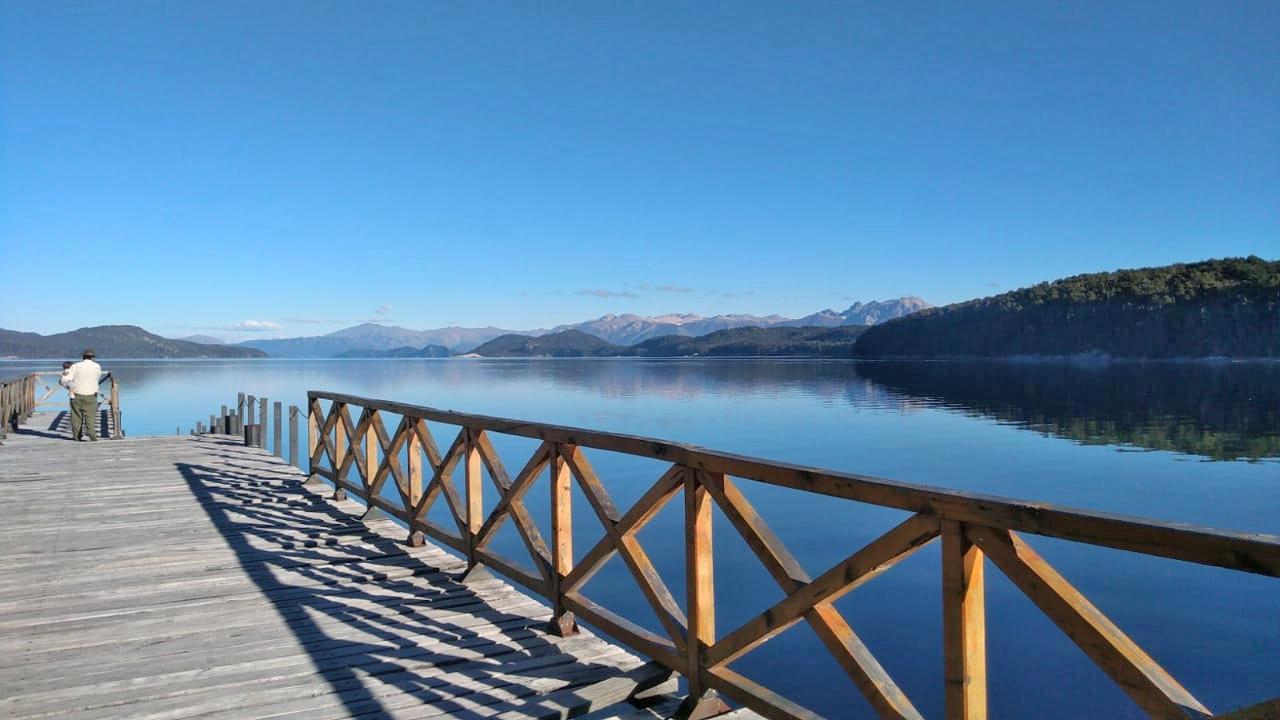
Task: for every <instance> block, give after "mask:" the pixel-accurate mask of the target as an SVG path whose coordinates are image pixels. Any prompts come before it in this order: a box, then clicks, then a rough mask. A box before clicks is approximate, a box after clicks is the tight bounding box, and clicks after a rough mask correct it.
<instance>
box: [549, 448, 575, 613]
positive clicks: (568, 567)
mask: <svg viewBox="0 0 1280 720" xmlns="http://www.w3.org/2000/svg"><path fill="white" fill-rule="evenodd" d="M560 450H561V446H560V445H559V444H558V443H557V444H555V445H552V446H551V455H550V458H549V462H548V467H549V469H550V473H551V587H550V588H548V590H549V591H550V592H549V594H550V596H551V607H552V611H551V612H552V614H551V623H550V625H549V626H548V632H550V633H551V634H553V635H559V636H560V637H564V636H566V635H572V634H574V633H576V632H578V626H577V623H576V622H575V620H574V617H573V613H571V612H569V611H568V610H566V609H565V607H564V591H563V590H561V588H560V584H561V583H562V582H564V578H565V576H566V575H568V574H569V573H570V572H571V571H572V570H573V492H572V490H573V488H572V481H573V478H572V476H571V475H570V474H569V465H568V463H566V462H565V460H564V455H563V454H561V452H560Z"/></svg>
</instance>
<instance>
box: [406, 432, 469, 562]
mask: <svg viewBox="0 0 1280 720" xmlns="http://www.w3.org/2000/svg"><path fill="white" fill-rule="evenodd" d="M413 429H414V432H415V433H417V435H418V441H419V442H420V443H421V444H422V447H423V450H424V451H426V453H427V461H428V463H429V464H430V466H431V481H430V482H428V483H427V487H426V489H425V490H424V491H423V493H422V498H421V499H419V500H418V504H417V505H415V506H414V507H413V514H412V515H411V516H410V518H411V519H410V522H411V523H421V524H423V525H426V526H428V527H431V528H433V529H434V530H435V531H436V532H438V533H440V534H442V535H444V536H446V537H450V538H452V539H454V540H456V541H458V542H459V543H461V542H464V539H465V538H466V535H467V526H466V524H465V523H464V522H463V519H462V513H461V510H460V508H461V506H462V503H461V500H460V499H459V497H458V491H457V489H456V488H455V487H454V485H453V480H452V476H453V471H454V468H456V467H457V466H458V461H459V460H461V459H462V454H463V452H465V450H466V443H467V432H468V430H467V429H466V428H462V429H461V430H460V431H459V432H458V436H457V437H455V438H454V440H453V444H452V445H450V446H449V449H448V450H447V451H445V453H444V455H440V454H439V453H438V451H437V450H436V444H435V441H434V440H432V438H431V433H430V431H428V430H427V427H426V423H425V422H424V421H422V420H417V421H416V422H414V426H413ZM440 495H444V497H445V502H446V504H447V505H448V506H449V511H450V514H451V515H452V517H453V521H454V523H455V524H456V525H457V526H458V535H457V536H453V535H452V534H451V533H449V532H448V531H446V530H444V529H443V528H441V527H439V526H437V525H435V523H432V522H430V521H429V520H427V519H426V515H427V511H428V510H430V509H431V506H432V505H433V504H434V503H435V501H436V499H437V498H438V497H439V496H440Z"/></svg>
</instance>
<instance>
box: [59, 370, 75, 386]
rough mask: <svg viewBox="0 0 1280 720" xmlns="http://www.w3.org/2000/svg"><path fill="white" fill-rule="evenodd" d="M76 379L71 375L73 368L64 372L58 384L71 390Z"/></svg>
mask: <svg viewBox="0 0 1280 720" xmlns="http://www.w3.org/2000/svg"><path fill="white" fill-rule="evenodd" d="M74 379H75V378H74V376H73V375H72V373H71V368H67V369H66V370H63V371H62V377H61V378H60V379H59V380H58V384H59V385H61V386H62V387H64V388H69V387H71V383H72V381H73V380H74Z"/></svg>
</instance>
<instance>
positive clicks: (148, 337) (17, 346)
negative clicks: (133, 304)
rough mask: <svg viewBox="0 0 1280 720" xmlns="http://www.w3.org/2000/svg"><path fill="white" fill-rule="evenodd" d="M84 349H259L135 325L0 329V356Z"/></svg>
mask: <svg viewBox="0 0 1280 720" xmlns="http://www.w3.org/2000/svg"><path fill="white" fill-rule="evenodd" d="M85 348H93V349H94V350H95V351H97V353H98V357H99V358H100V359H106V358H260V357H266V356H267V354H266V353H264V352H262V351H261V350H255V349H253V348H247V347H237V346H234V345H204V344H201V343H194V342H189V341H187V340H170V339H168V338H163V337H160V336H159V335H155V334H152V333H149V332H147V331H146V330H143V329H142V328H140V327H137V326H136V325H99V326H97V327H85V328H80V329H79V330H72V331H71V332H64V333H57V334H55V335H39V334H37V333H28V332H17V331H14V330H2V329H0V357H19V358H50V359H59V358H65V359H79V358H80V353H81V352H82V351H83V350H84V349H85Z"/></svg>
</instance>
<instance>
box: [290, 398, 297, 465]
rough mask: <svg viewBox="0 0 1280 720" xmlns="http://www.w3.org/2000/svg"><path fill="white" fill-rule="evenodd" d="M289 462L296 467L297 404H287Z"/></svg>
mask: <svg viewBox="0 0 1280 720" xmlns="http://www.w3.org/2000/svg"><path fill="white" fill-rule="evenodd" d="M289 464H290V465H292V466H294V467H298V406H297V405H290V406H289Z"/></svg>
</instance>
